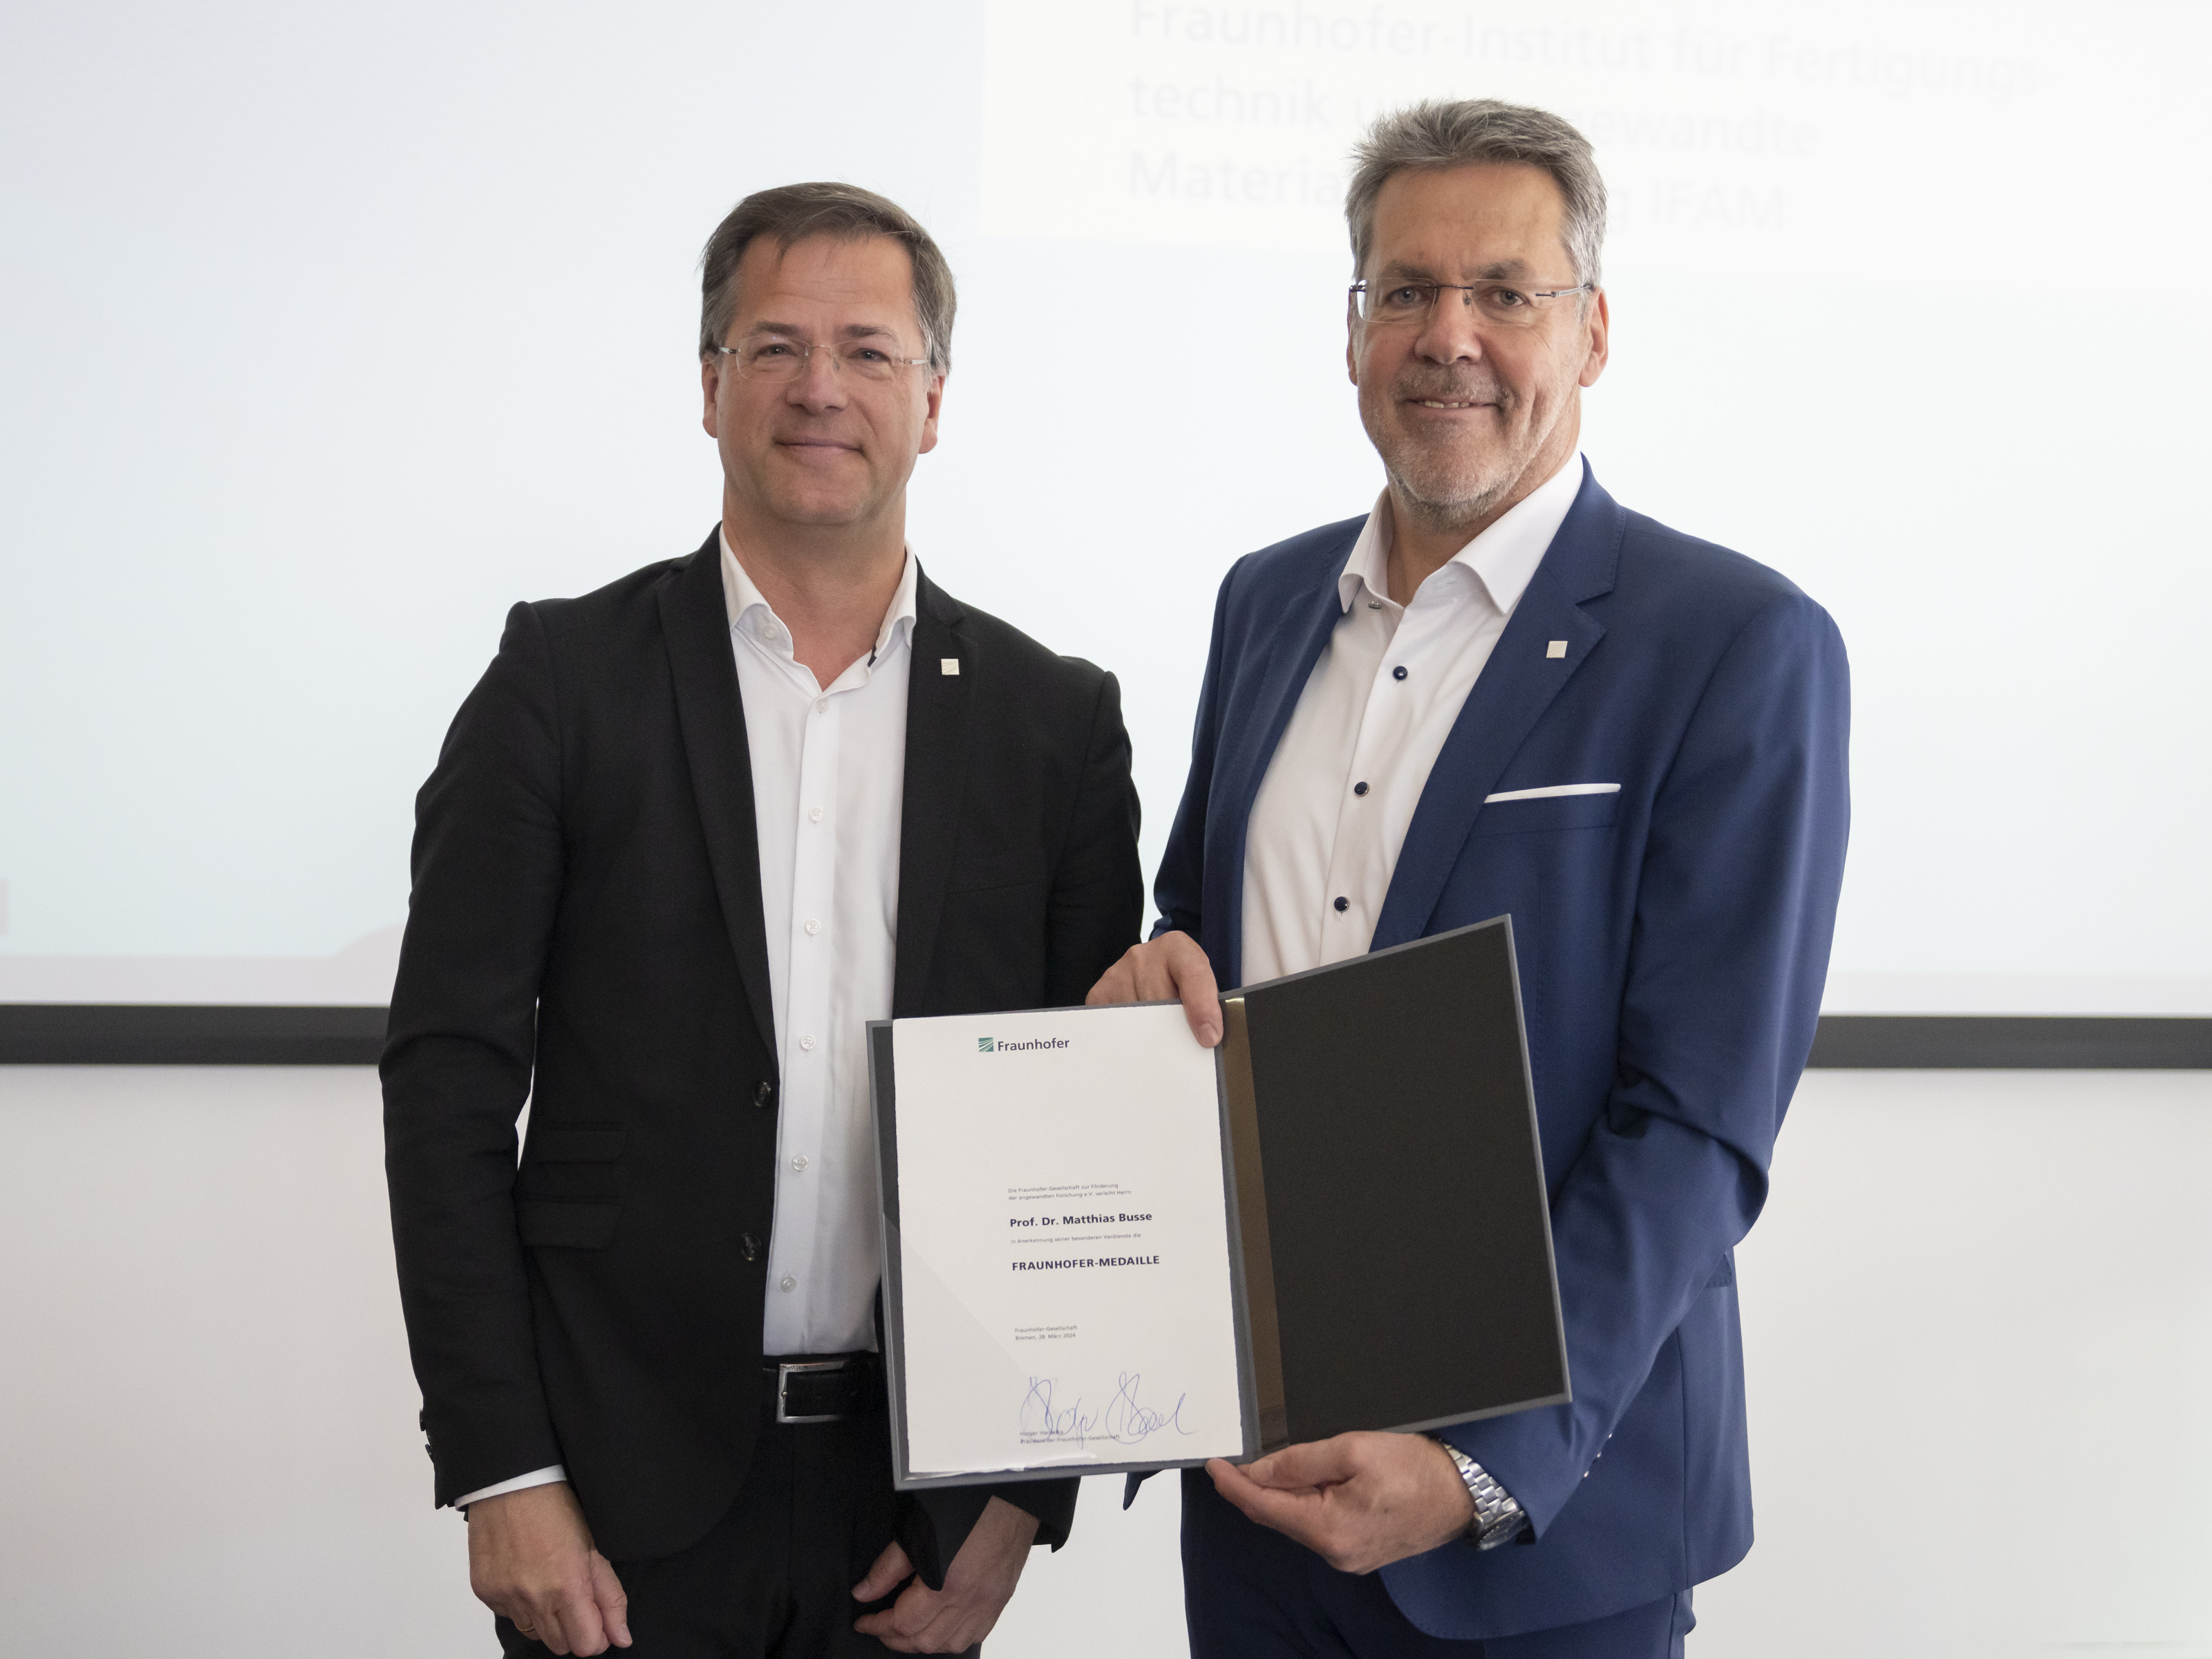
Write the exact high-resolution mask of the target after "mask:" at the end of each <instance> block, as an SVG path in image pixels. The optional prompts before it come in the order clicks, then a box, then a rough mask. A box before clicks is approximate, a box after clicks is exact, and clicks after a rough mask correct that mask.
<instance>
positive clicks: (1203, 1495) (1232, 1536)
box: [1182, 1469, 1698, 1659]
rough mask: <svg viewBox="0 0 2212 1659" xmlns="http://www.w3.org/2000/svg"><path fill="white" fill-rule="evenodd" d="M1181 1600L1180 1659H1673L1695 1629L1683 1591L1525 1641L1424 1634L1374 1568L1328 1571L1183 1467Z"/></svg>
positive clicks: (1313, 1556)
mask: <svg viewBox="0 0 2212 1659" xmlns="http://www.w3.org/2000/svg"><path fill="white" fill-rule="evenodd" d="M1182 1598H1183V1613H1184V1617H1185V1619H1186V1620H1188V1624H1189V1626H1190V1651H1191V1659H1683V1638H1685V1637H1686V1636H1687V1635H1688V1634H1689V1633H1690V1632H1691V1630H1692V1628H1693V1627H1694V1626H1696V1624H1697V1622H1698V1621H1697V1620H1696V1619H1695V1618H1694V1617H1693V1616H1692V1613H1691V1612H1690V1592H1689V1591H1687V1590H1684V1591H1682V1592H1681V1593H1680V1595H1669V1596H1666V1597H1663V1598H1662V1599H1661V1600H1659V1601H1652V1602H1648V1603H1646V1604H1645V1605H1644V1606H1643V1607H1631V1608H1629V1609H1628V1610H1627V1611H1626V1612H1625V1613H1614V1614H1613V1616H1612V1617H1610V1618H1607V1619H1598V1620H1592V1621H1590V1622H1589V1623H1588V1624H1583V1625H1564V1626H1560V1627H1559V1628H1558V1629H1556V1630H1540V1631H1531V1632H1528V1634H1527V1635H1525V1636H1506V1637H1498V1638H1492V1640H1490V1641H1487V1642H1448V1641H1445V1640H1443V1639H1442V1638H1438V1637H1434V1636H1429V1635H1425V1634H1424V1633H1423V1632H1421V1631H1420V1630H1419V1629H1417V1628H1416V1627H1415V1626H1414V1625H1413V1621H1412V1620H1409V1619H1407V1617H1406V1615H1405V1614H1404V1613H1401V1612H1399V1611H1398V1605H1397V1603H1396V1602H1395V1601H1392V1600H1391V1599H1390V1592H1389V1589H1386V1588H1384V1586H1383V1575H1382V1574H1381V1573H1379V1572H1370V1573H1367V1574H1364V1575H1362V1574H1356V1573H1349V1572H1339V1571H1336V1569H1335V1568H1334V1567H1332V1566H1330V1565H1328V1563H1327V1562H1326V1561H1323V1560H1322V1559H1321V1557H1319V1556H1318V1555H1316V1554H1315V1553H1313V1552H1312V1551H1311V1550H1310V1549H1308V1548H1306V1547H1305V1546H1304V1545H1303V1544H1296V1543H1293V1542H1291V1541H1290V1540H1289V1539H1287V1538H1285V1537H1284V1536H1283V1534H1280V1533H1279V1532H1274V1531H1272V1530H1270V1529H1269V1528H1266V1527H1262V1526H1259V1525H1257V1524H1255V1522H1250V1521H1248V1520H1246V1519H1245V1518H1244V1516H1243V1513H1242V1511H1240V1510H1238V1509H1237V1507H1236V1506H1235V1505H1234V1504H1231V1503H1230V1501H1229V1500H1228V1499H1227V1498H1224V1497H1223V1496H1222V1495H1221V1494H1220V1493H1219V1492H1216V1491H1215V1490H1214V1487H1213V1481H1212V1479H1211V1478H1210V1477H1209V1476H1208V1475H1207V1474H1206V1471H1205V1470H1204V1469H1185V1470H1184V1471H1183V1477H1182Z"/></svg>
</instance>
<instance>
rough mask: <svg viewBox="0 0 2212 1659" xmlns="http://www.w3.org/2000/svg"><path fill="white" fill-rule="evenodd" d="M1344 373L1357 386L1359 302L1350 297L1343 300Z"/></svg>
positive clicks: (1347, 296)
mask: <svg viewBox="0 0 2212 1659" xmlns="http://www.w3.org/2000/svg"><path fill="white" fill-rule="evenodd" d="M1344 372H1345V373H1346V374H1348V375H1349V376H1351V378H1352V385H1354V386H1358V384H1359V301H1357V300H1355V299H1353V298H1352V296H1351V295H1346V296H1345V300H1344Z"/></svg>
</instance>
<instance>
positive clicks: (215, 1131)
mask: <svg viewBox="0 0 2212 1659" xmlns="http://www.w3.org/2000/svg"><path fill="white" fill-rule="evenodd" d="M2208 1185H2212V1073H2179V1074H2177V1073H2136V1074H2129V1073H2042V1074H2034V1073H1952V1074H1925V1073H1923V1074H1909V1073H1813V1074H1812V1075H1811V1076H1810V1077H1808V1079H1807V1080H1806V1082H1805V1084H1804V1085H1803V1087H1802V1089H1801V1090H1800V1091H1799V1097H1798V1100H1797V1103H1796V1107H1795V1108H1794V1109H1793V1111H1792V1114H1791V1119H1790V1127H1789V1128H1788V1130H1787V1131H1786V1133H1784V1136H1783V1139H1782V1145H1781V1152H1780V1158H1779V1162H1778V1166H1777V1170H1776V1184H1775V1193H1774V1200H1773V1203H1772V1204H1771V1206H1770V1207H1769V1210H1768V1212H1767V1214H1766V1217H1765V1219H1764V1220H1763V1221H1762V1222H1761V1223H1760V1225H1759V1231H1757V1232H1755V1233H1754V1234H1753V1237H1752V1239H1751V1241H1750V1242H1749V1243H1748V1244H1747V1246H1746V1248H1745V1249H1744V1250H1743V1251H1742V1253H1741V1264H1740V1266H1741V1281H1742V1285H1743V1296H1744V1301H1745V1306H1746V1310H1747V1312H1746V1318H1747V1350H1748V1358H1749V1366H1750V1371H1751V1377H1750V1386H1751V1409H1752V1433H1753V1458H1754V1460H1755V1466H1756V1476H1757V1491H1758V1498H1759V1531H1760V1542H1759V1547H1758V1548H1757V1549H1756V1550H1755V1551H1754V1552H1753V1555H1752V1557H1751V1559H1750V1560H1749V1562H1747V1564H1746V1565H1744V1566H1743V1567H1741V1568H1740V1569H1739V1570H1738V1571H1736V1572H1735V1573H1733V1574H1731V1575H1729V1577H1726V1578H1724V1579H1723V1580H1720V1581H1719V1582H1717V1583H1715V1584H1713V1585H1712V1586H1711V1587H1710V1588H1708V1589H1705V1591H1703V1592H1701V1594H1700V1595H1699V1617H1700V1620H1701V1627H1700V1630H1699V1634H1698V1635H1697V1637H1695V1638H1693V1639H1692V1651H1693V1652H1694V1653H1696V1654H1697V1655H1698V1656H1699V1659H1753V1656H1757V1659H1775V1656H1782V1655H1786V1656H1790V1659H1827V1656H1837V1659H1842V1656H1852V1659H1857V1656H1862V1655H1864V1654H1867V1653H1869V1652H1877V1651H1878V1652H1880V1653H1881V1654H1883V1655H1884V1656H1886V1659H1939V1656H1940V1659H1976V1656H1984V1655H1988V1656H1998V1655H2004V1656H2012V1655H2019V1654H2027V1653H2033V1652H2038V1651H2042V1650H2056V1649H2060V1648H2063V1649H2065V1650H2068V1651H2070V1652H2073V1653H2076V1654H2087V1655H2092V1656H2093V1655H2096V1654H2099V1653H2104V1652H2108V1651H2109V1652H2118V1651H2120V1650H2123V1649H2126V1650H2131V1651H2138V1652H2147V1653H2154V1654H2164V1655H2172V1656H2189V1655H2201V1654H2203V1653H2206V1652H2208V1651H2212V1570H2208V1566H2207V1564H2208V1563H2212V1433H2208V1431H2207V1429H2206V1427H2205V1425H2204V1421H2203V1409H2202V1408H2203V1402H2204V1401H2206V1400H2207V1399H2208V1398H2212V1237H2208V1234H2207V1231H2206V1229H2205V1227H2204V1225H2203V1193H2204V1191H2205V1190H2206V1188H2207V1187H2208ZM0 1333H4V1336H0V1494H4V1495H5V1497H4V1503H0V1652H5V1653H10V1654H13V1653H26V1654H29V1653H36V1654H39V1655H40V1656H41V1659H112V1656H120V1655H135V1654H142V1653H143V1654H149V1655H151V1654H156V1653H159V1654H161V1655H163V1656H165V1659H193V1656H197V1655H209V1656H214V1655H217V1654H220V1655H222V1656H223V1659H263V1656H266V1659H280V1656H281V1659H295V1656H297V1655H299V1654H301V1653H306V1652H313V1653H314V1654H315V1655H316V1656H318V1659H348V1656H353V1655H360V1656H363V1659H368V1656H375V1659H386V1656H390V1655H392V1654H404V1655H406V1656H409V1659H444V1656H448V1655H451V1656H461V1655H483V1654H486V1653H488V1652H489V1650H490V1645H491V1644H490V1640H489V1632H488V1629H487V1627H486V1626H487V1621H486V1618H485V1616H484V1615H483V1613H481V1611H480V1610H478V1609H477V1607H475V1604H474V1603H473V1602H472V1601H471V1599H470V1597H469V1595H468V1591H467V1588H466V1582H465V1577H466V1574H465V1539H464V1536H463V1533H462V1528H461V1525H460V1523H459V1522H458V1521H456V1520H455V1519H454V1518H453V1516H450V1515H443V1514H434V1513H433V1512H432V1511H431V1510H430V1508H429V1492H430V1474H429V1465H428V1462H425V1461H424V1459H423V1457H422V1451H421V1449H420V1444H421V1442H420V1437H419V1436H418V1435H417V1434H416V1431H415V1429H414V1413H415V1409H416V1394H415V1389H414V1383H413V1380H412V1378H411V1377H410V1375H409V1373H408V1370H407V1360H406V1350H405V1345H404V1340H403V1336H402V1333H401V1329H400V1322H399V1311H398V1298H397V1296H396V1294H395V1292H394V1290H393V1286H392V1272H391V1261H390V1249H389V1245H388V1243H387V1234H386V1223H385V1212H384V1195H383V1181H382V1176H381V1164H380V1144H379V1130H378V1104H377V1094H376V1085H375V1079H374V1076H373V1074H371V1073H368V1072H367V1071H355V1070H331V1071H323V1070H279V1069H240V1070H191V1069H178V1070H136V1069H125V1068H115V1069H98V1068H82V1069H77V1068H54V1069H45V1068H33V1067H22V1068H13V1069H0ZM1117 1486H1118V1482H1117V1481H1114V1480H1099V1481H1094V1482H1092V1483H1091V1486H1089V1488H1088V1489H1087V1490H1086V1491H1085V1496H1084V1508H1083V1510H1082V1512H1081V1514H1080V1516H1079V1522H1078V1529H1077V1533H1076V1540H1075V1542H1074V1543H1073V1544H1072V1545H1071V1546H1070V1547H1068V1549H1067V1550H1066V1551H1065V1552H1063V1553H1060V1555H1058V1556H1056V1557H1044V1556H1039V1557H1037V1558H1036V1559H1035V1561H1034V1562H1033V1565H1032V1567H1031V1570H1030V1577H1029V1580H1028V1583H1027V1584H1026V1586H1025V1588H1024V1593H1023V1595H1021V1596H1020V1597H1019V1598H1018V1600H1017V1601H1016V1602H1015V1604H1014V1607H1013V1608H1012V1610H1011V1611H1010V1613H1009V1614H1008V1616H1007V1619H1006V1622H1005V1623H1004V1625H1003V1626H1001V1634H1000V1637H999V1638H997V1639H996V1640H994V1644H993V1651H994V1654H996V1655H999V1656H1000V1659H1017V1656H1023V1655H1040V1656H1051V1659H1088V1656H1094V1655H1095V1656H1099V1659H1104V1656H1108V1655H1114V1656H1121V1655H1127V1654H1132V1653H1141V1654H1145V1655H1148V1656H1150V1655H1161V1656H1173V1655H1176V1654H1178V1653H1180V1652H1181V1650H1182V1644H1181V1636H1180V1632H1181V1606H1180V1597H1181V1585H1180V1579H1179V1575H1178V1573H1177V1571H1176V1559H1175V1504H1174V1502H1173V1498H1172V1497H1171V1494H1170V1492H1168V1491H1167V1490H1165V1489H1164V1487H1161V1486H1154V1487H1152V1488H1148V1489H1147V1492H1146V1496H1145V1497H1144V1498H1141V1499H1140V1500H1139V1504H1138V1507H1137V1508H1136V1510H1133V1511H1132V1512H1131V1513H1130V1514H1127V1515H1123V1514H1121V1513H1120V1512H1119V1511H1118V1510H1116V1508H1115V1503H1116V1501H1117V1493H1116V1490H1115V1488H1116V1487H1117Z"/></svg>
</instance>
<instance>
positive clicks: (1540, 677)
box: [1370, 467, 1628, 951]
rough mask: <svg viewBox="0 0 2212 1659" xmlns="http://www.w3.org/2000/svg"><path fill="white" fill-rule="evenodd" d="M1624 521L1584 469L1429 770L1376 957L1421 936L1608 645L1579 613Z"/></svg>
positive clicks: (1596, 586) (1379, 928)
mask: <svg viewBox="0 0 2212 1659" xmlns="http://www.w3.org/2000/svg"><path fill="white" fill-rule="evenodd" d="M1627 522H1628V519H1627V514H1626V513H1624V512H1622V511H1621V509H1620V507H1619V506H1618V505H1617V504H1616V503H1615V502H1614V501H1613V497H1612V496H1610V495H1607V494H1606V493H1605V491H1604V490H1603V489H1600V488H1599V487H1598V482H1597V478H1596V475H1595V474H1594V473H1592V472H1590V471H1588V470H1587V467H1586V468H1585V471H1584V472H1583V483H1582V489H1580V490H1579V491H1578V492H1577V495H1576V496H1575V504H1574V506H1573V507H1571V508H1569V509H1568V512H1567V516H1566V518H1565V520H1564V521H1563V522H1562V523H1561V524H1560V526H1559V534H1558V535H1556V536H1554V537H1553V538H1552V545H1551V546H1550V547H1549V548H1548V549H1547V550H1546V551H1545V554H1544V558H1543V562H1541V564H1539V565H1538V566H1537V567H1536V574H1534V576H1533V577H1532V578H1530V580H1529V582H1528V591H1527V592H1524V593H1523V594H1522V596H1521V603H1520V604H1519V605H1516V606H1515V607H1514V610H1513V616H1512V619H1511V620H1510V621H1509V622H1508V623H1506V624H1505V631H1504V633H1503V634H1501V635H1499V636H1498V645H1497V648H1496V649H1495V650H1493V651H1492V653H1491V655H1490V660H1489V661H1488V662H1487V663H1486V664H1485V665H1484V666H1483V670H1482V672H1481V673H1480V675H1478V676H1477V677H1476V678H1475V682H1474V690H1471V691H1469V692H1468V696H1467V702H1465V703H1463V704H1462V705H1461V708H1460V711H1459V718H1458V719H1457V720H1454V721H1453V722H1452V728H1451V732H1450V734H1449V736H1448V737H1446V738H1445V739H1444V746H1443V749H1442V750H1440V751H1438V753H1437V761H1436V764H1435V765H1434V766H1433V767H1432V768H1431V769H1430V771H1429V781H1428V783H1427V785H1426V787H1424V788H1423V789H1422V791H1421V799H1420V803H1419V805H1417V806H1416V807H1415V808H1414V809H1413V823H1411V824H1409V825H1408V826H1407V829H1406V840H1405V844H1404V845H1403V847H1401V848H1400V849H1399V853H1398V864H1397V867H1396V869H1395V871H1394V872H1393V873H1392V875H1391V878H1390V890H1389V892H1388V893H1387V894H1386V895H1384V896H1383V914H1382V915H1380V916H1378V917H1377V918H1376V923H1375V941H1374V944H1373V945H1372V946H1370V948H1371V949H1373V950H1376V951H1381V950H1385V949H1387V948H1389V946H1391V945H1403V944H1404V943H1406V941H1407V940H1408V939H1419V938H1420V937H1421V935H1422V933H1423V931H1424V930H1425V928H1426V927H1428V924H1429V918H1430V916H1431V915H1433V914H1434V913H1435V911H1436V908H1437V899H1438V898H1439V897H1440V896H1442V895H1443V888H1444V883H1445V882H1446V881H1447V880H1448V879H1449V878H1450V875H1451V872H1452V868H1453V866H1455V864H1457V862H1458V861H1459V854H1460V848H1462V846H1464V845H1465V844H1466V842H1467V837H1468V832H1469V831H1470V830H1472V829H1474V820H1475V818H1476V817H1477V815H1479V814H1480V812H1481V811H1482V803H1483V797H1484V796H1486V795H1488V794H1490V793H1492V792H1493V791H1494V790H1495V789H1496V788H1497V787H1498V779H1499V777H1500V776H1502V775H1504V771H1505V768H1506V766H1507V765H1508V764H1509V763H1510V762H1511V760H1512V759H1513V757H1514V755H1515V754H1516V752H1517V751H1518V750H1519V749H1520V747H1521V745H1522V743H1523V742H1525V741H1526V740H1527V738H1528V733H1529V732H1531V731H1533V730H1534V727H1535V725H1536V722H1537V721H1538V720H1540V719H1541V718H1542V717H1543V713H1544V711H1545V710H1546V709H1547V708H1550V707H1551V705H1552V700H1553V698H1554V697H1556V696H1559V690H1560V688H1561V687H1563V686H1565V684H1566V683H1567V682H1568V681H1569V680H1570V679H1571V678H1573V677H1574V675H1575V672H1576V671H1577V669H1579V668H1580V667H1581V666H1582V665H1583V660H1584V659H1586V658H1588V657H1589V653H1590V652H1591V651H1592V650H1593V649H1594V648H1595V647H1596V645H1597V642H1598V641H1600V640H1601V639H1603V638H1604V637H1605V629H1603V628H1602V627H1601V626H1600V625H1599V624H1598V623H1597V622H1596V621H1595V619H1594V618H1592V617H1589V615H1587V614H1586V613H1585V612H1584V611H1583V609H1582V605H1583V601H1584V600H1587V599H1595V598H1597V597H1598V596H1599V595H1600V594H1602V593H1607V592H1611V591H1612V590H1613V573H1614V570H1615V568H1616V567H1617V565H1618V562H1619V560H1620V538H1621V536H1622V533H1623V532H1624V531H1625V530H1626V526H1627ZM1554 640H1565V641H1566V655H1565V657H1564V658H1560V657H1553V656H1551V655H1549V654H1548V651H1549V648H1550V645H1551V642H1552V641H1554Z"/></svg>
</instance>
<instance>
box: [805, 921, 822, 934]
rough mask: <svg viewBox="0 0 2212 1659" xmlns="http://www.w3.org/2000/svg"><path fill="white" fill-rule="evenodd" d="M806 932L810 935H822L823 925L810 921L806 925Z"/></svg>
mask: <svg viewBox="0 0 2212 1659" xmlns="http://www.w3.org/2000/svg"><path fill="white" fill-rule="evenodd" d="M806 931H807V932H808V933H820V932H821V931H822V924H821V923H820V922H818V921H809V922H808V923H807V924H806Z"/></svg>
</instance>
